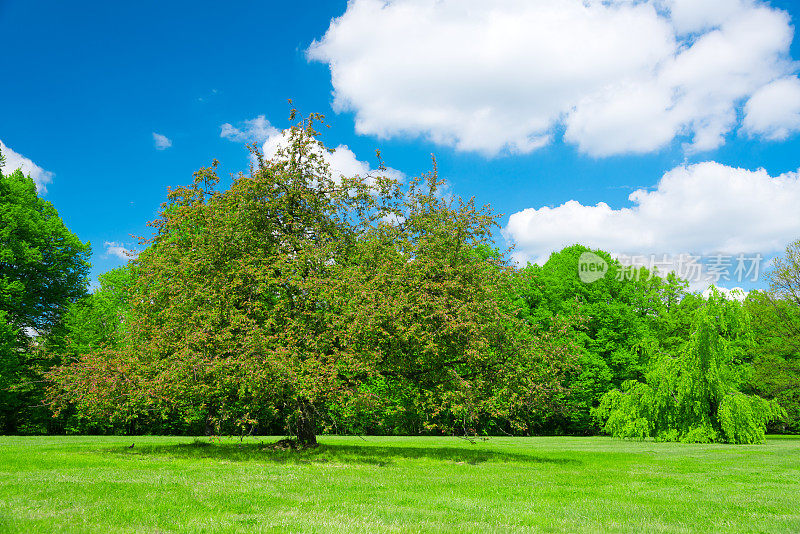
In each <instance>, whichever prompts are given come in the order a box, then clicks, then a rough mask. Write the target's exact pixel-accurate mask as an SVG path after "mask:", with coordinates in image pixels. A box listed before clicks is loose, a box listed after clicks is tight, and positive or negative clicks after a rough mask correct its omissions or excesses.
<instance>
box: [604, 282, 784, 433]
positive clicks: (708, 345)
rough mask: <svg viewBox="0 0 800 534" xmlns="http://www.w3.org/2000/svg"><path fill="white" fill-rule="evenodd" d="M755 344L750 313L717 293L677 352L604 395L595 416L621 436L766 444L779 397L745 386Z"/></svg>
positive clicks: (698, 314) (662, 356) (658, 359)
mask: <svg viewBox="0 0 800 534" xmlns="http://www.w3.org/2000/svg"><path fill="white" fill-rule="evenodd" d="M751 348H752V335H751V327H750V320H749V316H748V315H747V313H746V311H745V310H744V308H743V307H742V306H741V305H740V304H739V303H738V302H736V301H730V300H726V299H725V298H724V297H723V296H722V295H720V294H719V293H717V292H716V291H714V292H713V294H712V295H711V296H710V297H709V299H708V301H707V302H706V303H705V305H704V306H702V307H701V308H700V309H698V310H697V312H696V316H695V319H694V325H693V331H692V335H691V337H690V339H689V340H687V341H686V343H685V344H684V345H683V346H682V347H681V349H680V350H679V351H678V354H677V355H670V354H660V355H656V356H654V357H653V359H652V361H651V365H650V369H649V371H648V372H647V373H646V375H645V379H646V381H645V382H638V381H633V380H630V381H627V382H625V383H623V384H622V387H621V388H620V389H615V390H612V391H610V392H608V393H607V394H606V395H604V396H603V398H602V399H601V402H600V406H599V407H598V408H597V409H596V410H595V416H596V417H598V419H600V420H601V422H604V427H603V429H604V430H605V431H606V432H608V433H609V434H611V435H612V436H614V437H620V438H635V439H644V438H647V437H653V438H655V439H656V440H659V441H681V442H684V443H714V442H727V443H762V442H763V441H764V434H765V431H766V425H767V423H768V422H770V421H773V420H776V419H779V418H780V417H782V412H783V410H782V409H781V408H780V406H779V405H778V404H777V403H776V402H775V401H767V400H765V399H763V398H761V397H758V396H754V395H745V394H744V393H742V392H741V391H740V389H739V388H740V384H741V383H742V382H743V379H744V369H745V366H744V365H743V363H744V362H745V361H746V360H747V358H748V355H749V352H750V349H751Z"/></svg>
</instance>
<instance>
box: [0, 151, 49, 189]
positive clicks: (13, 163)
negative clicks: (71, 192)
mask: <svg viewBox="0 0 800 534" xmlns="http://www.w3.org/2000/svg"><path fill="white" fill-rule="evenodd" d="M0 152H2V154H3V156H4V157H5V158H6V162H5V165H4V166H3V169H2V170H3V171H4V172H5V173H6V174H11V173H12V172H14V171H15V170H17V169H22V172H23V173H24V174H25V175H30V177H31V178H33V181H34V183H35V184H36V190H37V191H38V192H39V193H47V184H49V183H50V182H52V181H53V176H54V174H53V173H52V172H50V171H46V170H44V169H42V168H41V167H39V166H38V165H37V164H35V163H34V162H32V161H31V160H29V159H28V158H26V157H25V156H23V155H22V154H18V153H16V152H14V151H13V150H11V148H9V147H8V146H6V145H5V144H4V143H3V141H2V140H0Z"/></svg>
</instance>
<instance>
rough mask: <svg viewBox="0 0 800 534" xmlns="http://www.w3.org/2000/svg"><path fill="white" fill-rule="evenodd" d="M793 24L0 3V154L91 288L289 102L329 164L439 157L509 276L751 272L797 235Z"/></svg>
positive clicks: (714, 1) (566, 3)
mask: <svg viewBox="0 0 800 534" xmlns="http://www.w3.org/2000/svg"><path fill="white" fill-rule="evenodd" d="M798 19H800V6H798V5H797V3H795V2H790V1H786V0H784V1H773V2H769V3H764V2H751V1H748V0H706V1H694V0H693V1H691V2H689V1H687V0H646V1H642V2H636V3H632V2H629V1H624V0H612V1H610V2H599V1H589V2H578V1H576V0H542V2H539V3H531V2H523V1H521V0H503V1H498V2H495V3H492V2H485V1H484V2H477V1H474V0H461V1H458V2H456V1H455V0H442V1H438V2H433V1H423V0H395V1H392V2H383V1H377V0H358V1H353V2H350V4H348V3H347V2H344V1H336V2H311V1H295V2H292V3H288V2H256V1H229V2H222V3H220V2H199V1H192V2H178V1H175V2H152V1H140V2H136V3H124V2H89V1H87V2H78V3H69V4H67V3H64V2H58V1H39V2H30V1H24V0H0V27H2V28H3V31H2V32H0V50H2V51H3V54H2V58H3V65H2V67H3V73H4V76H3V82H2V84H0V106H1V107H0V109H1V110H2V111H0V140H1V141H2V143H3V146H4V147H6V148H5V149H4V152H5V153H6V155H9V153H11V154H12V156H13V157H12V158H10V161H11V163H12V164H13V163H14V162H18V163H19V164H21V165H23V168H24V169H25V170H27V172H32V173H33V174H34V175H36V176H38V179H39V180H40V181H41V182H42V183H43V185H44V187H45V188H46V192H45V191H44V190H43V193H42V194H43V195H44V196H45V198H46V199H47V200H49V201H51V202H52V203H53V204H54V205H55V206H56V208H57V209H58V210H59V212H60V214H61V215H62V217H63V218H64V220H65V221H66V223H67V225H68V226H69V227H70V229H72V230H73V231H74V232H75V233H77V234H78V235H79V236H80V237H81V238H82V239H84V240H90V241H91V242H92V246H93V250H94V255H93V259H92V262H93V276H95V277H96V275H97V274H99V273H101V272H104V271H106V270H108V269H110V268H113V267H115V266H118V265H120V264H122V263H123V260H122V259H121V258H120V257H118V256H117V255H115V254H114V252H115V251H118V250H119V249H118V248H115V247H125V248H132V247H134V246H135V240H134V239H133V238H131V237H130V234H134V235H148V229H147V228H146V226H145V223H146V222H147V221H149V220H151V219H153V218H154V217H155V215H156V213H157V210H158V208H159V206H160V204H161V202H163V200H164V199H165V194H166V187H167V186H169V185H173V186H174V185H178V184H183V183H188V182H189V181H190V180H191V176H192V172H193V171H194V170H195V169H197V168H198V167H200V166H203V165H207V164H209V163H210V161H211V160H212V159H214V158H217V159H219V160H220V162H221V170H222V173H223V174H224V175H227V173H230V172H236V171H238V170H242V169H244V168H245V167H246V165H247V153H246V151H245V149H244V146H243V141H242V139H244V138H248V139H253V140H257V141H258V142H269V138H270V136H272V137H274V136H275V131H273V130H271V129H270V128H272V127H274V128H277V129H282V128H285V127H286V126H288V123H287V116H288V109H289V107H288V105H287V102H286V101H287V99H288V98H292V99H293V100H294V103H295V105H296V106H297V107H298V108H299V109H300V110H301V111H302V112H304V113H308V112H312V111H313V112H322V113H324V114H325V115H326V116H327V117H328V119H329V122H330V123H331V125H332V127H331V128H330V129H329V130H327V131H326V132H325V141H326V142H327V143H328V144H329V145H331V146H339V145H343V147H342V150H343V152H341V153H340V154H341V155H342V158H340V159H341V160H342V161H345V160H346V161H349V165H350V166H349V167H346V168H347V169H351V168H358V167H353V165H355V163H354V162H355V159H352V161H351V160H348V157H350V156H353V157H354V158H357V160H359V161H361V162H365V163H366V164H368V165H373V166H374V164H375V162H374V151H375V149H377V148H380V150H381V152H382V154H383V156H384V159H385V160H386V163H387V164H388V165H389V166H391V167H392V168H394V169H397V170H399V171H401V172H403V173H405V174H406V175H415V174H418V173H420V172H423V171H425V170H428V169H429V167H430V154H431V153H433V154H435V155H436V156H437V159H438V162H439V169H440V173H441V174H442V176H443V177H445V178H446V179H447V180H448V182H449V184H450V188H451V190H452V192H454V193H456V194H459V195H461V196H465V197H470V196H475V197H476V198H477V199H478V201H479V202H486V203H490V204H491V205H492V206H493V207H494V208H495V210H496V211H498V212H500V213H503V214H504V216H503V218H502V219H501V225H502V226H503V230H502V231H498V241H499V242H501V243H503V244H504V243H505V241H506V240H508V241H513V242H516V252H515V254H516V257H517V258H519V259H520V260H521V261H526V260H531V261H534V260H541V259H542V258H545V257H546V256H547V254H548V253H549V251H551V250H553V249H556V248H560V246H564V245H569V244H571V243H574V242H576V241H580V242H585V243H587V244H589V245H592V246H600V247H603V248H605V249H608V250H611V251H612V252H616V253H619V254H622V255H635V254H641V255H643V256H647V255H652V254H658V255H661V254H670V255H675V254H679V253H684V252H685V253H693V254H697V255H702V256H703V257H704V258H707V257H708V256H709V255H712V254H714V253H721V254H726V255H735V254H739V253H746V254H761V255H763V256H764V257H767V258H768V257H771V256H772V255H774V254H775V253H776V252H778V251H779V250H780V249H781V248H782V247H784V246H785V245H786V244H787V243H788V242H789V241H790V240H793V239H797V238H800V209H798V206H800V184H799V183H798V178H797V175H796V174H794V173H796V171H797V170H798V167H800V157H798V153H799V151H798V148H800V136H798V132H800V80H798V79H797V77H796V74H797V71H798V67H797V64H796V60H798V59H800V48H799V47H800V44H798V42H797V39H796V38H795V35H794V28H793V24H795V23H796V21H797V20H798ZM332 20H334V24H333V25H331V23H332ZM259 116H263V117H264V121H266V122H262V123H260V124H261V125H262V128H261V129H260V130H258V129H253V125H254V124H257V123H256V122H250V123H247V122H246V121H253V120H254V119H256V118H257V117H259ZM267 123H268V124H267ZM225 124H229V125H230V126H229V128H228V130H227V131H228V135H227V137H225V136H222V135H221V134H222V133H224V130H223V129H222V128H223V125H225ZM231 132H233V133H231ZM237 132H238V134H239V135H238V136H237V135H236V133H237ZM154 134H158V136H163V138H164V139H165V140H164V141H163V142H162V144H161V146H158V144H157V142H156V141H157V139H156V137H155V136H154ZM166 145H169V146H166ZM344 147H346V148H344ZM346 150H349V151H351V153H352V154H351V153H345V152H344V151H346ZM345 156H347V157H345ZM34 165H35V166H36V167H34ZM362 168H365V167H362ZM759 169H763V171H759ZM5 170H6V171H8V170H9V169H8V168H6V169H5ZM45 182H47V183H45ZM640 189H642V190H643V191H640V192H639V193H637V194H635V195H634V198H629V197H630V195H631V194H632V193H633V192H634V191H636V190H640ZM601 203H602V204H601ZM734 282H735V281H730V283H725V282H724V281H722V282H721V285H728V286H733V285H742V286H744V287H758V286H759V285H763V282H755V283H734Z"/></svg>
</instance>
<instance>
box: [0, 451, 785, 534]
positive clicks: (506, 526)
mask: <svg viewBox="0 0 800 534" xmlns="http://www.w3.org/2000/svg"><path fill="white" fill-rule="evenodd" d="M274 439H276V438H271V439H270V438H249V439H245V440H244V441H243V442H240V441H239V440H238V439H235V440H234V439H222V440H221V441H215V442H214V443H210V442H209V440H208V438H198V439H194V438H185V437H184V438H181V437H8V436H0V531H2V532H25V533H29V532H102V533H112V532H152V533H155V532H576V531H589V532H595V531H603V532H641V531H646V532H698V531H703V532H798V531H800V439H798V438H790V437H770V438H769V439H768V440H767V443H766V444H764V445H751V446H732V445H685V444H676V443H654V442H632V441H619V440H612V439H610V438H604V437H592V438H573V437H537V438H492V439H490V440H488V441H479V442H477V443H475V444H471V443H469V442H466V441H464V440H461V439H458V438H435V437H366V438H364V439H361V438H358V437H341V436H323V437H321V439H320V443H321V445H320V447H319V448H317V449H313V450H306V451H291V450H289V451H283V450H274V449H272V448H270V447H268V446H267V444H269V443H270V442H271V441H274ZM262 441H263V444H262ZM131 444H135V445H134V447H133V448H129V446H130V445H131Z"/></svg>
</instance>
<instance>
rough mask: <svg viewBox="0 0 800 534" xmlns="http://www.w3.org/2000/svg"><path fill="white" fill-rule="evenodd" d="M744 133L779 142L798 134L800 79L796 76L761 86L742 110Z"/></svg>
mask: <svg viewBox="0 0 800 534" xmlns="http://www.w3.org/2000/svg"><path fill="white" fill-rule="evenodd" d="M744 110H745V116H744V130H745V131H746V132H748V133H750V134H754V135H763V136H764V137H766V138H767V139H774V140H782V139H786V138H787V137H789V135H791V134H792V133H794V132H797V131H798V130H800V79H798V78H797V77H796V76H792V77H789V78H781V79H780V80H775V81H774V82H772V83H770V84H769V85H765V86H764V87H762V88H761V89H759V90H758V91H756V93H755V94H754V95H753V96H752V97H751V98H750V100H748V101H747V105H745V107H744Z"/></svg>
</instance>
